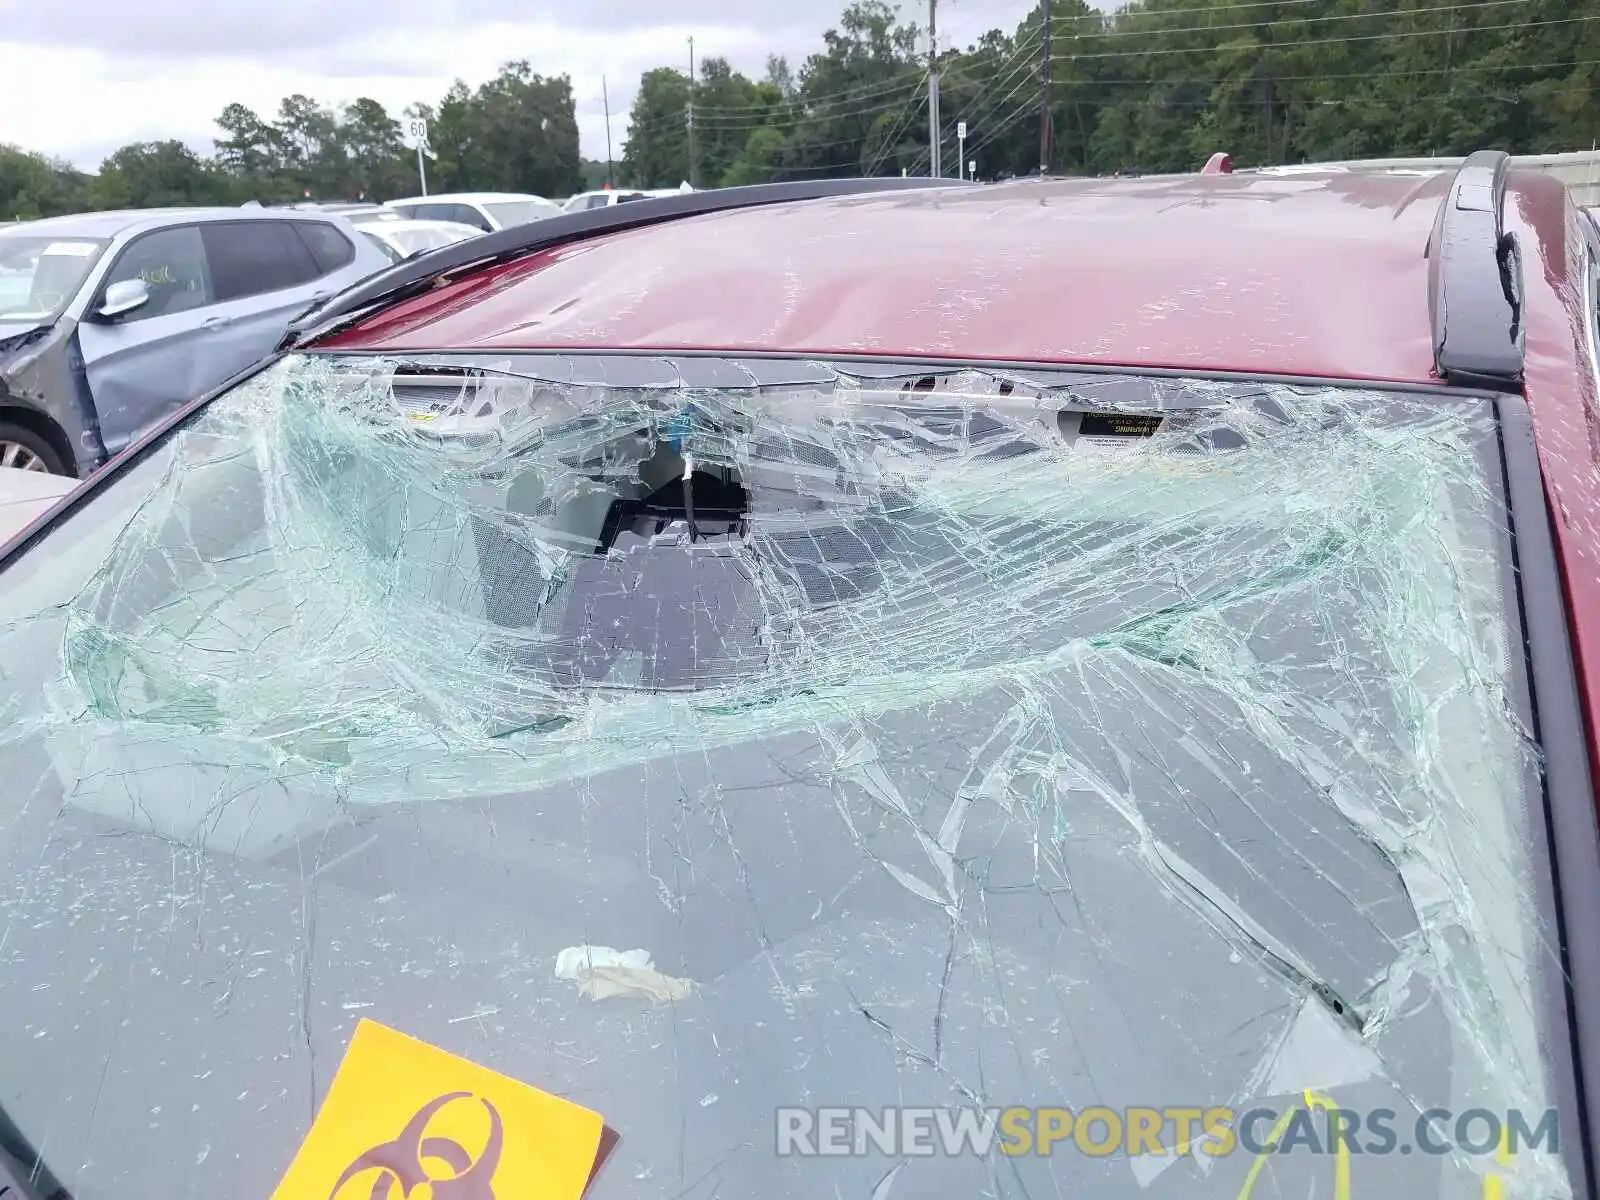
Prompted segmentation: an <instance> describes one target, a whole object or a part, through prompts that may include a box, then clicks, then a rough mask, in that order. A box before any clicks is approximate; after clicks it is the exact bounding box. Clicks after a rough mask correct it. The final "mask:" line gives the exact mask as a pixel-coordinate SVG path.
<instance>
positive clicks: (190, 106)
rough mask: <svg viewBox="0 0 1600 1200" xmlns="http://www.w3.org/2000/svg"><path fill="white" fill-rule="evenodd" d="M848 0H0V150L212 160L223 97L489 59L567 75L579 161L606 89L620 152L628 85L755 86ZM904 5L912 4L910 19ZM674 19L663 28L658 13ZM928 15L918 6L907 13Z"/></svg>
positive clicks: (415, 77)
mask: <svg viewBox="0 0 1600 1200" xmlns="http://www.w3.org/2000/svg"><path fill="white" fill-rule="evenodd" d="M843 7H844V0H837V2H832V0H668V2H667V3H666V4H661V3H659V2H658V0H549V2H548V3H546V4H543V5H531V6H530V5H527V4H524V3H515V2H513V0H452V2H451V3H444V2H442V0H270V2H269V3H265V4H252V3H248V2H247V3H242V4H235V3H229V2H227V0H138V2H135V3H129V2H128V0H63V2H60V3H51V2H49V0H0V39H3V40H0V142H13V143H16V144H17V145H20V146H24V147H26V148H28V149H31V150H38V151H42V152H44V153H47V154H52V155H57V156H60V157H62V158H66V159H68V160H70V161H71V162H73V163H74V164H76V165H77V166H79V167H82V168H85V169H89V170H92V169H94V168H95V167H97V166H98V165H99V163H100V160H101V159H102V158H103V157H104V156H105V155H106V154H107V153H109V152H110V151H112V150H114V149H116V148H117V147H118V146H122V145H125V144H127V143H128V142H133V141H147V140H152V139H157V138H181V139H183V140H184V141H187V142H189V143H190V144H191V145H193V146H194V147H195V148H196V149H198V150H202V151H206V152H209V150H210V149H211V138H212V136H213V134H214V133H215V131H216V130H215V126H214V125H213V123H212V121H213V118H214V117H215V116H216V115H217V114H218V113H220V112H221V111H222V108H223V106H224V105H226V104H228V103H229V102H231V101H235V100H237V101H240V102H242V103H244V104H247V105H249V106H250V107H251V108H254V109H255V110H256V111H257V112H259V113H261V114H262V115H263V116H270V115H271V114H272V113H273V112H274V111H275V110H276V109H277V106H278V101H279V100H280V99H282V98H283V97H284V96H286V95H290V94H292V93H294V92H303V93H305V94H307V95H310V96H313V97H316V98H317V99H319V100H322V101H324V102H327V103H343V102H346V101H349V100H353V99H355V98H356V97H358V96H371V97H373V98H375V99H377V100H379V101H380V102H382V103H383V104H384V105H385V106H387V107H388V108H389V110H390V111H391V112H392V113H394V114H395V115H396V116H398V115H399V114H400V111H401V109H403V108H404V107H405V105H407V104H409V103H411V102H412V101H415V100H424V101H428V102H430V103H435V102H437V101H438V99H439V97H440V96H441V95H443V93H444V91H445V89H446V88H448V87H449V86H450V83H451V81H452V80H453V79H455V78H457V77H460V78H463V79H465V80H466V81H467V82H468V83H469V84H473V85H476V84H478V83H480V82H482V81H483V80H484V79H487V78H488V77H489V76H491V75H493V74H494V72H495V70H496V68H497V66H498V65H499V63H501V62H503V61H505V60H507V59H512V58H526V59H527V60H528V61H529V62H530V63H531V64H532V66H533V69H534V70H535V71H539V72H543V73H546V74H552V75H554V74H561V73H566V74H567V75H569V76H570V77H571V78H572V82H573V90H574V92H575V95H576V99H577V106H578V125H579V128H580V130H581V132H582V140H583V153H584V154H585V155H586V156H587V157H590V158H604V157H605V146H606V125H605V118H604V108H603V105H602V99H601V79H602V77H604V79H605V82H606V85H607V90H608V91H609V93H610V101H611V111H612V114H613V116H612V124H611V131H612V141H613V153H614V155H615V156H617V157H620V156H621V154H622V142H623V138H624V136H625V134H626V131H627V112H628V107H629V105H630V104H631V103H632V100H633V95H634V92H635V90H636V89H637V87H638V83H639V75H640V73H641V72H642V71H645V70H648V69H649V68H651V67H655V66H662V65H670V66H682V67H683V68H685V69H687V66H688V44H687V39H688V38H689V37H690V36H693V37H694V40H695V52H696V55H697V57H705V56H707V55H713V54H720V55H724V56H726V57H727V58H729V59H730V60H732V62H733V64H734V65H735V66H736V67H738V68H740V69H742V70H745V71H747V72H749V73H751V74H754V75H757V76H759V75H760V73H761V71H762V69H763V65H764V64H765V62H766V57H767V55H768V54H770V53H781V54H787V55H788V56H789V59H790V62H791V64H793V65H795V66H798V65H799V63H800V61H801V60H802V59H803V58H804V57H805V56H806V54H808V53H810V52H811V51H813V50H816V49H819V48H820V45H821V35H822V31H823V30H824V29H826V28H828V27H829V26H831V25H834V24H836V23H837V20H838V15H839V13H840V12H841V11H842V9H843ZM1032 7H1033V5H1032V2H1031V0H939V33H940V38H939V40H940V43H941V44H946V45H948V44H950V43H952V42H953V43H954V44H956V45H966V44H967V43H969V42H970V41H971V40H972V39H973V38H974V37H976V36H977V35H978V34H980V33H982V32H984V31H985V30H988V29H992V28H996V27H998V28H1002V29H1005V30H1007V31H1009V30H1011V29H1013V28H1015V26H1016V24H1017V22H1018V21H1020V20H1021V19H1022V17H1023V15H1024V14H1026V13H1027V12H1028V11H1029V10H1030V9H1031V8H1032ZM906 11H907V12H909V11H910V9H907V10H906ZM666 12H670V14H671V21H670V22H666V21H664V20H663V15H664V13H666ZM917 14H918V18H919V21H922V22H925V18H926V7H925V4H922V5H919V6H918V8H917Z"/></svg>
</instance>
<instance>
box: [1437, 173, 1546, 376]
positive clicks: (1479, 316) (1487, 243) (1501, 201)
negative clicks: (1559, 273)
mask: <svg viewBox="0 0 1600 1200" xmlns="http://www.w3.org/2000/svg"><path fill="white" fill-rule="evenodd" d="M1509 162H1510V156H1509V155H1507V154H1506V153H1505V152H1504V151H1501V150H1479V151H1477V152H1476V153H1474V154H1470V155H1468V156H1467V159H1466V161H1465V162H1463V163H1462V164H1461V166H1460V168H1459V169H1458V170H1457V171H1456V175H1455V178H1454V179H1453V180H1451V182H1450V191H1449V192H1448V194H1446V196H1445V198H1444V202H1443V203H1441V204H1440V205H1439V216H1438V218H1437V219H1436V220H1435V222H1434V226H1433V235H1432V236H1431V237H1430V238H1429V239H1428V319H1429V321H1430V322H1431V323H1432V326H1433V363H1434V368H1435V369H1436V370H1437V371H1438V373H1439V377H1440V378H1441V379H1443V380H1444V381H1445V382H1447V383H1454V384H1461V385H1463V386H1467V387H1483V388H1490V389H1492V390H1495V391H1514V390H1516V389H1517V388H1518V387H1520V385H1521V383H1522V364H1523V320H1522V303H1523V291H1522V259H1521V255H1520V254H1519V253H1518V250H1517V242H1516V238H1515V237H1514V236H1512V235H1511V234H1509V233H1507V232H1506V231H1505V221H1504V209H1505V194H1506V167H1507V164H1508V163H1509Z"/></svg>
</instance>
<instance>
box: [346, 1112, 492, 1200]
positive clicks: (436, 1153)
mask: <svg viewBox="0 0 1600 1200" xmlns="http://www.w3.org/2000/svg"><path fill="white" fill-rule="evenodd" d="M474 1099H475V1100H477V1102H478V1103H479V1104H481V1105H483V1108H484V1111H485V1112H486V1113H488V1115H489V1137H488V1140H487V1141H485V1142H484V1145H483V1153H481V1154H479V1155H478V1156H477V1157H476V1158H474V1157H473V1156H472V1155H471V1154H470V1153H469V1152H468V1151H467V1148H466V1147H465V1146H463V1145H462V1144H461V1143H460V1142H458V1141H456V1140H455V1138H449V1137H437V1136H434V1137H429V1136H428V1123H429V1122H430V1121H432V1120H433V1118H434V1117H435V1116H436V1115H437V1114H438V1112H439V1110H440V1109H442V1108H443V1107H444V1106H445V1105H447V1104H450V1103H452V1102H454V1101H456V1100H474ZM504 1140H505V1131H504V1129H503V1128H502V1126H501V1123H500V1114H499V1112H498V1111H496V1109H495V1106H494V1105H492V1104H490V1103H489V1102H488V1101H487V1100H485V1099H483V1098H482V1097H481V1096H474V1095H473V1094H472V1093H471V1092H449V1093H447V1094H445V1095H443V1096H437V1097H435V1098H434V1099H432V1100H430V1101H428V1102H427V1103H426V1104H424V1105H423V1106H422V1107H421V1108H419V1109H418V1110H417V1112H416V1115H415V1116H413V1117H412V1118H411V1119H410V1120H409V1121H407V1122H406V1125H405V1128H404V1129H402V1130H401V1131H400V1134H399V1136H398V1137H396V1138H395V1139H394V1141H392V1142H385V1143H384V1144H383V1145H381V1146H374V1147H373V1148H372V1149H370V1150H367V1151H365V1152H364V1153H362V1154H361V1155H359V1156H358V1157H357V1158H356V1160H355V1161H354V1162H352V1163H351V1164H350V1165H349V1166H348V1167H346V1168H345V1169H344V1173H343V1174H341V1175H340V1176H339V1181H338V1182H337V1183H335V1184H334V1185H333V1190H332V1191H330V1192H329V1193H328V1200H334V1197H336V1196H338V1195H339V1192H340V1190H341V1189H342V1188H343V1187H344V1185H345V1184H347V1183H349V1182H350V1181H351V1180H352V1179H354V1178H355V1177H356V1176H357V1175H360V1174H362V1173H363V1172H365V1171H374V1170H375V1171H377V1172H378V1177H377V1178H376V1179H375V1180H373V1183H372V1191H371V1192H370V1193H368V1198H367V1200H405V1198H407V1197H413V1196H414V1194H415V1193H417V1192H418V1190H419V1189H421V1194H422V1195H431V1196H432V1198H433V1200H495V1195H494V1188H493V1186H492V1185H493V1183H494V1173H495V1168H497V1167H498V1166H499V1165H500V1150H501V1146H502V1144H503V1142H504ZM426 1160H432V1161H433V1162H435V1163H441V1164H443V1165H444V1167H445V1168H446V1169H448V1170H449V1171H450V1172H451V1174H449V1175H445V1176H442V1177H441V1176H438V1175H431V1174H429V1172H428V1162H427V1161H426ZM423 1184H427V1185H428V1187H427V1188H422V1185H423ZM396 1189H398V1192H397V1191H396Z"/></svg>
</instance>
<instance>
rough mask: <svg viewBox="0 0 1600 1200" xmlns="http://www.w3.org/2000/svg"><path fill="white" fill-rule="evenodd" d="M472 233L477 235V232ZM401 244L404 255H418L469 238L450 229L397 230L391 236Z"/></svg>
mask: <svg viewBox="0 0 1600 1200" xmlns="http://www.w3.org/2000/svg"><path fill="white" fill-rule="evenodd" d="M472 232H474V233H476V232H477V231H476V230H473V231H472ZM389 236H390V237H392V238H393V239H394V240H395V242H396V243H398V244H399V246H400V249H401V251H402V253H405V254H418V253H420V252H421V251H423V250H437V249H439V248H440V247H441V246H453V245H455V244H456V243H457V242H459V241H461V240H462V238H463V237H465V236H467V235H466V234H465V233H454V232H452V231H451V230H449V229H439V228H432V229H426V228H424V229H397V230H395V231H394V232H393V233H391V234H390V235H389Z"/></svg>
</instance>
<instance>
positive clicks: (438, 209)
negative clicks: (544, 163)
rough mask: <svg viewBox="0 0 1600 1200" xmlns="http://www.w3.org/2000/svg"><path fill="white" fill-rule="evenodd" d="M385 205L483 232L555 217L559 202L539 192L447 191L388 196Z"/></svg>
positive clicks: (425, 217) (424, 218)
mask: <svg viewBox="0 0 1600 1200" xmlns="http://www.w3.org/2000/svg"><path fill="white" fill-rule="evenodd" d="M384 206H385V207H386V208H392V209H395V210H396V211H397V212H399V213H401V214H402V215H404V216H407V217H415V218H417V219H419V220H424V221H456V222H458V223H460V224H463V225H471V226H473V227H474V228H475V229H478V230H480V231H482V232H484V233H490V232H493V231H494V230H496V229H510V228H511V227H512V226H515V225H527V224H528V223H530V222H532V221H542V220H543V219H544V218H546V217H559V216H560V215H561V206H560V205H559V204H557V203H556V202H555V201H554V200H546V199H545V198H544V197H543V196H533V195H529V194H527V193H523V192H451V193H447V194H445V195H442V196H409V197H407V198H405V199H403V200H388V201H385V202H384Z"/></svg>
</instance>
